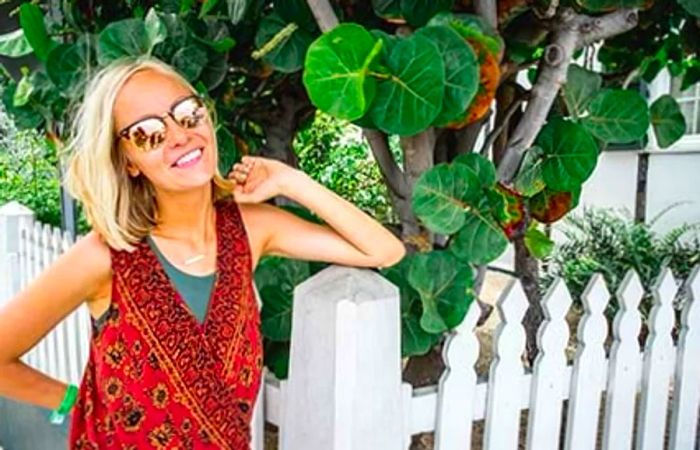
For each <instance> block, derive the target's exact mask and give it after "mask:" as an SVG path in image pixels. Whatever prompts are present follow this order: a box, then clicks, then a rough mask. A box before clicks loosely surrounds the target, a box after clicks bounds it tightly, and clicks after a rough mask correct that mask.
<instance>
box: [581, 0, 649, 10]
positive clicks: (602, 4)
mask: <svg viewBox="0 0 700 450" xmlns="http://www.w3.org/2000/svg"><path fill="white" fill-rule="evenodd" d="M576 3H578V4H579V5H581V6H583V7H584V8H586V9H588V10H590V11H596V12H599V11H612V10H614V9H618V8H635V7H640V6H644V4H645V3H646V0H576Z"/></svg>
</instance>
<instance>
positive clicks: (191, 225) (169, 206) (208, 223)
mask: <svg viewBox="0 0 700 450" xmlns="http://www.w3.org/2000/svg"><path fill="white" fill-rule="evenodd" d="M157 197H158V225H156V226H155V227H154V228H153V230H152V231H151V234H152V235H154V236H157V237H161V238H164V239H168V240H177V241H180V242H185V243H187V244H188V246H191V247H192V248H195V249H196V248H203V247H206V244H207V242H209V241H210V239H211V238H212V237H213V235H214V234H215V217H214V205H213V202H212V187H211V186H208V187H206V188H202V189H199V190H196V191H189V192H178V193H173V192H159V193H158V194H157Z"/></svg>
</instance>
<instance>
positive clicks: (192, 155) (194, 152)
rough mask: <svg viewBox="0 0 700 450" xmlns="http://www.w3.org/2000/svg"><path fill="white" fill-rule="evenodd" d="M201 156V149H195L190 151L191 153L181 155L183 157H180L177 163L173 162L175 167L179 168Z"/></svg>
mask: <svg viewBox="0 0 700 450" xmlns="http://www.w3.org/2000/svg"><path fill="white" fill-rule="evenodd" d="M201 154H202V149H201V148H196V149H194V150H192V151H191V152H189V153H186V154H185V155H183V156H182V157H181V158H180V159H178V160H177V161H175V165H176V166H180V165H182V164H186V163H188V162H190V161H192V160H193V159H195V158H198V157H199V156H200V155H201Z"/></svg>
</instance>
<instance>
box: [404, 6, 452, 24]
mask: <svg viewBox="0 0 700 450" xmlns="http://www.w3.org/2000/svg"><path fill="white" fill-rule="evenodd" d="M453 3H454V0H428V1H426V0H401V14H402V15H403V17H404V18H405V19H406V21H407V22H408V23H409V24H411V25H412V26H414V27H422V26H423V25H425V24H426V22H427V21H428V20H430V18H431V17H433V16H434V15H435V14H437V13H439V12H441V11H449V10H450V9H452V4H453Z"/></svg>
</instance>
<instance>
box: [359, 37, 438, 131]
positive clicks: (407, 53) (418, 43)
mask: <svg viewBox="0 0 700 450" xmlns="http://www.w3.org/2000/svg"><path fill="white" fill-rule="evenodd" d="M386 62H387V66H388V68H389V72H390V74H389V75H388V76H387V75H385V74H382V75H381V77H380V80H379V81H378V83H377V95H376V97H375V99H374V102H373V103H372V108H371V109H370V114H371V118H372V122H374V123H375V124H376V125H377V126H378V127H379V128H380V129H381V130H382V131H385V132H387V133H392V134H398V135H400V136H407V135H413V134H416V133H418V132H420V131H423V130H425V129H426V128H428V127H429V126H430V124H431V123H432V122H433V120H435V117H437V115H438V114H439V113H440V109H441V108H442V98H443V95H444V92H445V88H444V84H445V67H444V65H443V62H442V58H441V57H440V52H439V51H438V49H437V47H436V46H435V44H433V43H432V42H430V40H429V39H428V38H426V37H423V36H421V35H419V34H414V35H411V36H410V37H408V38H406V39H404V40H402V41H400V42H399V43H397V44H396V46H394V48H393V50H392V51H391V55H389V59H388V60H387V61H386Z"/></svg>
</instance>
